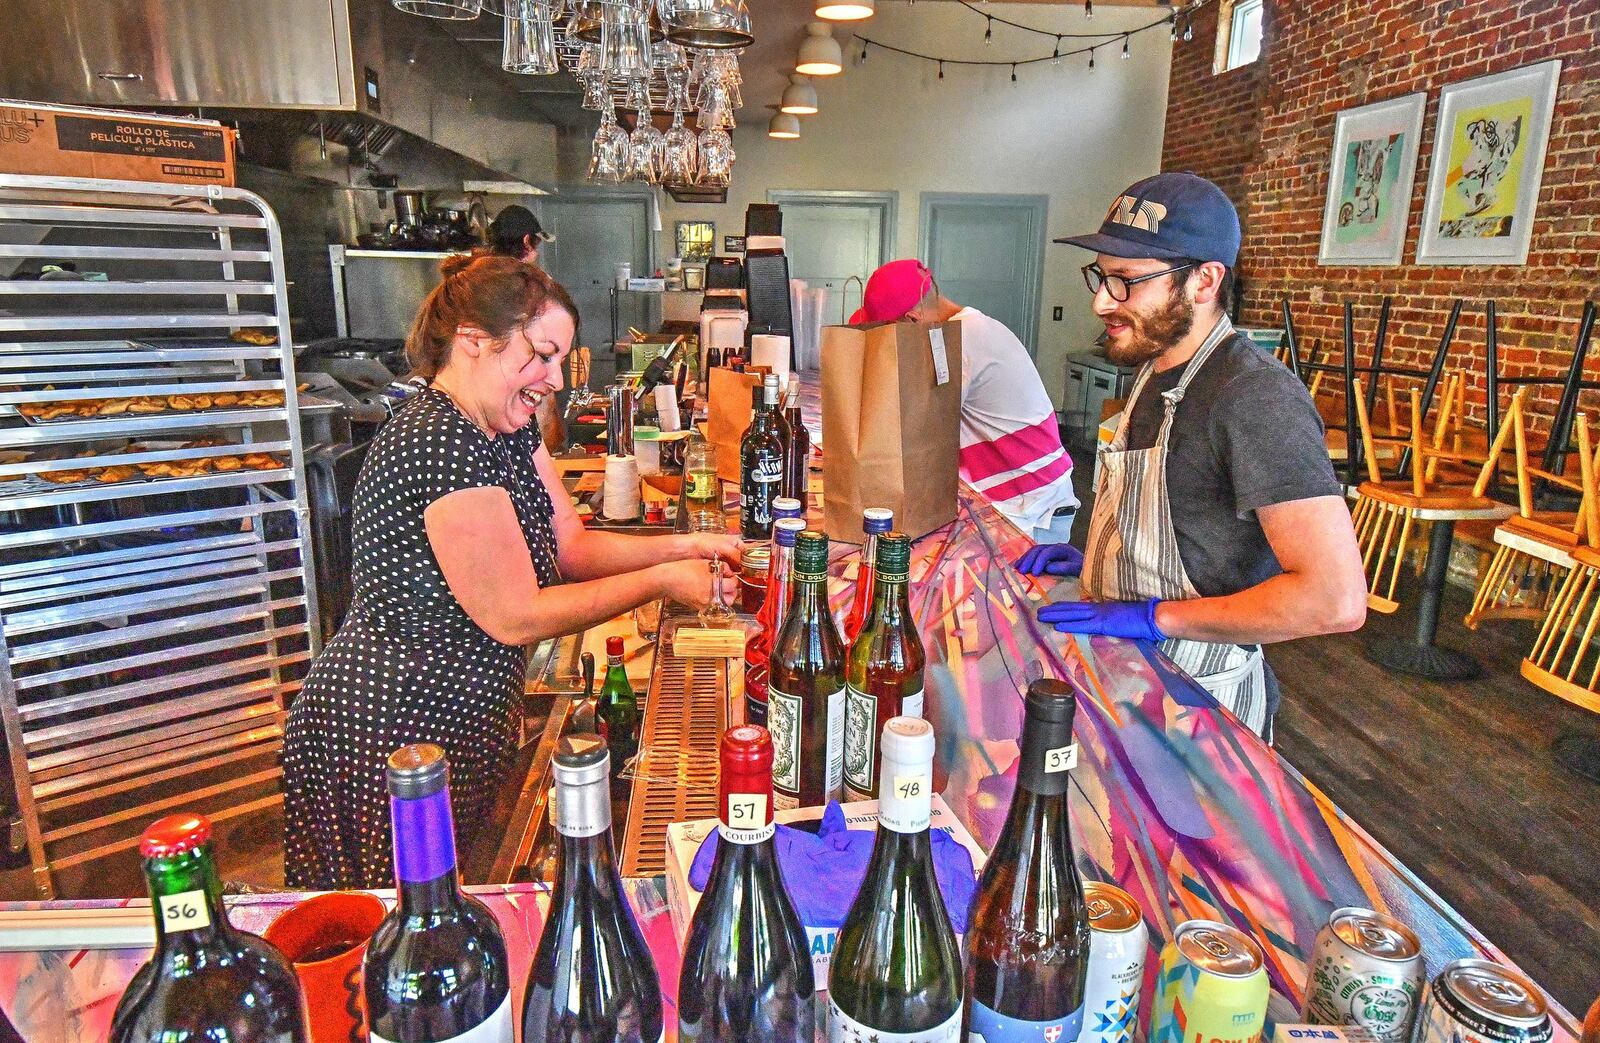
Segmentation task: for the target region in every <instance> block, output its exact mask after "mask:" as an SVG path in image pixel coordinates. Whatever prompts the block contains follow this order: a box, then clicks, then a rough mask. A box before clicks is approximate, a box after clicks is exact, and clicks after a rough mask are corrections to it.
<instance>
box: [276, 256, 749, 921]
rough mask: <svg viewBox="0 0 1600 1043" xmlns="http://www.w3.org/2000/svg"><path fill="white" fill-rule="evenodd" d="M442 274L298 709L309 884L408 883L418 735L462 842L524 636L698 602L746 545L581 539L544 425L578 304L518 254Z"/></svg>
mask: <svg viewBox="0 0 1600 1043" xmlns="http://www.w3.org/2000/svg"><path fill="white" fill-rule="evenodd" d="M441 268H442V271H443V273H444V280H443V282H441V283H440V285H439V286H438V287H437V288H436V289H435V290H434V291H433V292H432V293H431V294H429V296H428V299H427V300H426V301H425V302H424V303H423V305H422V309H421V311H420V312H419V313H418V315H417V320H416V323H415V325H414V326H413V327H412V331H411V336H410V339H409V340H408V341H407V344H406V349H407V352H408V354H409V356H410V359H411V363H412V365H413V367H414V368H415V369H416V371H417V372H418V373H420V374H422V375H423V376H426V377H428V378H429V379H430V381H431V383H430V385H429V387H428V388H427V390H425V391H423V392H422V393H421V394H420V395H418V396H417V397H416V398H414V399H412V400H411V401H410V402H408V403H407V404H406V405H405V407H404V408H402V409H401V410H400V412H399V413H398V414H397V415H396V416H395V418H394V419H393V420H391V421H390V422H389V423H388V424H387V425H385V427H384V428H383V430H382V432H381V433H380V434H379V436H378V438H377V440H376V441H375V442H374V443H373V446H372V450H371V452H370V453H369V454H368V457H367V462H366V466H365V467H363V468H362V471H361V477H360V479H359V480H358V482H357V484H356V494H355V502H354V520H353V526H352V534H351V535H352V543H353V545H354V546H353V550H354V555H353V556H354V565H353V572H354V575H353V586H354V588H355V598H354V603H353V605H352V607H351V610H350V615H349V617H348V618H347V619H346V620H345V622H344V625H343V626H342V627H340V629H339V633H338V635H337V636H336V637H334V639H333V640H332V641H330V642H329V643H328V645H327V647H325V648H324V649H323V650H322V653H321V654H320V655H319V656H318V657H317V660H316V663H315V664H314V666H313V667H312V670H311V673H310V675H309V676H308V677H307V678H306V684H305V688H304V689H303V690H302V691H301V692H300V694H299V696H298V697H297V698H296V699H295V702H294V705H293V707H292V708H291V709H290V711H289V724H288V731H287V735H286V737H285V741H284V754H283V765H284V780H285V791H286V792H285V798H284V819H285V829H284V832H285V837H284V839H285V843H284V862H285V875H286V877H287V880H288V884H289V886H291V887H295V888H306V889H317V890H323V889H329V890H331V889H337V888H359V887H385V886H388V885H389V884H390V883H391V882H392V881H393V878H394V871H393V852H392V850H391V847H390V844H391V841H390V833H389V800H388V796H387V793H386V792H385V789H384V774H383V768H384V760H385V758H387V757H388V755H389V754H390V753H391V752H393V751H394V750H395V749H396V748H397V747H399V746H403V745H405V744H406V743H413V742H432V743H437V744H438V745H440V746H442V747H443V748H444V750H445V752H446V754H447V755H448V756H449V758H450V769H451V771H450V774H451V796H452V798H453V802H454V804H455V822H456V829H457V831H458V834H460V835H458V843H459V845H460V846H461V847H463V848H465V847H466V846H467V844H469V843H470V836H469V835H466V834H467V832H468V831H469V830H471V829H473V828H475V827H477V826H479V825H481V823H482V821H483V819H484V818H485V816H486V813H487V811H488V809H489V807H490V805H491V804H492V802H493V796H494V791H495V787H496V786H497V785H499V783H500V782H501V778H502V775H503V772H504V770H505V767H506V763H507V760H508V757H509V754H510V752H511V750H512V748H513V745H512V744H513V737H514V735H515V731H516V725H517V712H518V705H519V703H520V701H521V693H522V688H523V679H524V678H523V672H524V665H525V658H524V655H523V651H522V646H524V645H527V644H531V643H533V642H535V641H539V640H541V639H544V638H548V637H556V636H559V635H562V634H568V633H572V632H573V631H575V630H578V629H579V628H582V627H586V626H590V625H593V624H596V623H600V622H603V621H604V620H607V619H610V618H612V617H614V616H617V615H620V614H621V613H624V612H626V611H628V610H629V609H631V608H634V607H635V606H637V605H640V604H643V603H644V602H646V601H648V600H651V599H653V598H657V597H662V596H666V597H672V598H676V599H677V600H680V601H684V602H686V603H688V604H690V605H696V606H698V605H702V604H704V602H705V601H706V600H708V596H709V593H710V589H709V588H710V584H708V583H707V582H706V568H707V566H706V561H707V559H712V558H718V557H720V558H723V559H725V560H726V561H728V562H729V563H737V560H738V554H739V543H738V539H737V537H733V536H724V535H714V534H695V535H683V536H655V537H639V536H624V535H620V534H617V533H602V532H591V531H588V530H585V529H584V527H583V525H582V523H581V522H580V521H579V519H578V516H577V512H576V511H575V510H574V509H573V507H572V504H571V502H570V500H569V499H568V498H567V496H566V494H565V493H564V492H563V491H562V487H561V481H560V478H559V477H558V476H557V474H556V470H555V465H554V464H553V463H552V462H551V460H550V454H549V452H548V451H547V450H546V449H544V448H543V446H542V445H541V444H540V440H539V433H538V425H537V424H533V423H530V420H531V419H532V418H533V415H534V412H535V410H537V409H538V407H539V404H540V402H541V400H542V399H543V398H544V397H545V396H547V395H551V394H554V393H555V392H557V391H559V390H560V389H561V363H562V360H563V358H564V357H565V355H566V353H567V351H568V350H569V349H570V348H571V345H572V339H573V334H574V331H575V328H576V324H577V309H576V308H575V307H574V305H573V303H572V299H571V298H570V297H569V296H568V295H567V293H566V291H565V290H563V289H562V288H561V287H560V286H559V285H558V284H556V283H555V282H554V281H553V280H551V279H550V277H549V276H548V275H546V274H544V273H543V272H542V271H540V270H539V269H537V268H534V267H531V266H529V265H525V264H522V263H520V262H519V261H517V260H515V259H513V258H507V257H493V256H489V257H473V258H450V259H448V260H446V261H445V262H444V264H443V265H442V266H441ZM552 492H554V494H555V495H552ZM724 575H725V580H724V581H725V583H726V584H728V587H729V592H730V593H731V590H732V586H733V584H734V582H735V581H734V580H733V578H732V575H733V574H732V572H731V571H728V570H727V569H725V570H724Z"/></svg>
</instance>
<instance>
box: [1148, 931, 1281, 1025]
mask: <svg viewBox="0 0 1600 1043" xmlns="http://www.w3.org/2000/svg"><path fill="white" fill-rule="evenodd" d="M1267 992H1268V986H1267V969H1266V967H1265V965H1264V961H1263V957H1262V954H1261V946H1259V945H1257V944H1256V943H1255V940H1254V939H1252V938H1251V937H1250V936H1249V935H1247V934H1245V933H1244V932H1243V931H1240V930H1237V929H1235V928H1232V927H1229V926H1228V925H1227V924H1223V923H1217V922H1216V921H1214V920H1190V921H1188V922H1186V923H1182V924H1179V925H1178V929H1177V930H1176V931H1174V932H1173V935H1172V941H1170V942H1168V943H1167V945H1166V948H1164V949H1162V950H1161V966H1160V967H1159V968H1157V972H1156V994H1155V1003H1154V1006H1153V1008H1152V1010H1151V1012H1150V1043H1257V1041H1258V1040H1260V1039H1261V1031H1262V1029H1263V1028H1264V1027H1265V1025H1266V1021H1267Z"/></svg>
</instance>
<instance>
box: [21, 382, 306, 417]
mask: <svg viewBox="0 0 1600 1043" xmlns="http://www.w3.org/2000/svg"><path fill="white" fill-rule="evenodd" d="M45 390H46V391H49V390H52V389H51V388H48V387H47V388H45ZM283 401H284V399H283V392H282V391H278V390H276V389H273V388H267V389H263V390H260V391H206V392H194V393H192V394H181V395H142V396H139V397H136V398H80V399H74V400H72V401H69V402H23V403H21V404H20V405H18V406H17V413H18V414H19V415H21V417H22V419H23V420H25V421H26V422H27V423H29V424H35V425H37V424H50V423H59V422H63V421H69V420H89V419H93V418H96V417H123V416H156V415H159V414H171V413H193V412H197V411H203V410H208V409H262V408H271V407H275V406H281V405H283Z"/></svg>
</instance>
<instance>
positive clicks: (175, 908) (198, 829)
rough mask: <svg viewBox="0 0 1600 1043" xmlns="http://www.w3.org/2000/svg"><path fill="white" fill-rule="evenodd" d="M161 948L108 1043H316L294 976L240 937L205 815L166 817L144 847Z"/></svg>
mask: <svg viewBox="0 0 1600 1043" xmlns="http://www.w3.org/2000/svg"><path fill="white" fill-rule="evenodd" d="M139 853H140V854H141V855H143V856H144V877H145V883H146V884H147V885H148V886H149V888H150V906H151V909H152V911H153V912H154V913H155V918H156V947H155V951H154V952H152V953H151V954H150V960H149V962H147V963H146V964H145V965H144V966H143V967H140V968H139V970H138V972H137V973H135V974H134V976H133V981H132V982H130V983H129V984H128V988H127V990H126V991H124V992H123V994H122V999H121V1000H120V1001H119V1002H118V1003H117V1010H116V1013H115V1014H114V1015H113V1016H112V1019H111V1033H110V1036H109V1037H108V1038H109V1040H110V1043H167V1041H168V1040H174V1039H196V1040H201V1039H204V1040H210V1039H226V1040H230V1041H238V1043H310V1040H311V1031H310V1028H309V1026H308V1023H307V1021H306V1007H305V998H304V996H303V995H302V994H301V991H300V981H299V979H298V978H296V977H295V974H294V968H293V967H292V966H291V965H290V963H289V961H288V959H286V958H285V957H284V955H283V953H281V952H279V951H278V950H277V949H276V948H274V947H273V946H272V944H271V943H269V942H267V941H265V940H263V939H261V938H258V937H256V936H255V935H253V934H248V933H246V932H244V931H241V930H238V929H236V928H235V927H234V926H233V925H232V924H230V923H229V922H228V914H227V911H226V910H224V909H223V907H222V882H221V880H220V879H218V877H217V868H216V864H215V863H214V862H213V861H212V855H211V823H210V822H209V821H207V820H206V818H205V817H204V816H203V815H193V814H182V815H168V816H167V817H166V818H163V819H158V820H157V821H155V822H153V823H151V824H150V826H149V828H147V829H146V830H145V831H144V835H143V837H142V838H141V839H140V841H139Z"/></svg>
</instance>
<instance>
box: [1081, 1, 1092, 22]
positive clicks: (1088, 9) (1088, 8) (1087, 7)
mask: <svg viewBox="0 0 1600 1043" xmlns="http://www.w3.org/2000/svg"><path fill="white" fill-rule="evenodd" d="M1083 17H1085V18H1087V19H1089V20H1090V21H1091V22H1092V21H1094V0H1083Z"/></svg>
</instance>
